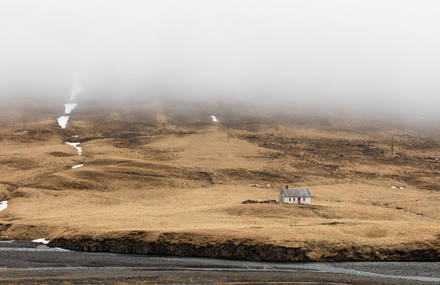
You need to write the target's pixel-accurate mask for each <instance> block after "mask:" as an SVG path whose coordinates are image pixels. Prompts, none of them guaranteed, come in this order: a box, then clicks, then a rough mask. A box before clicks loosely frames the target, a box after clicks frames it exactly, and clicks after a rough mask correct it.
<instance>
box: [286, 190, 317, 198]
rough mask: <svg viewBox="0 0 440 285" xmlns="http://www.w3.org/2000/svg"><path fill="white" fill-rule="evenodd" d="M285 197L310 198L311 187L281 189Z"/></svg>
mask: <svg viewBox="0 0 440 285" xmlns="http://www.w3.org/2000/svg"><path fill="white" fill-rule="evenodd" d="M281 194H283V196H284V197H306V198H310V193H309V189H283V190H282V191H281Z"/></svg>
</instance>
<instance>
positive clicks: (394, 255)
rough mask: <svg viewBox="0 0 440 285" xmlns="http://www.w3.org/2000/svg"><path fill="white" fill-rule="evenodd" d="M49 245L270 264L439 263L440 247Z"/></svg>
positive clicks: (157, 239) (134, 239)
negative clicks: (267, 262) (265, 262)
mask: <svg viewBox="0 0 440 285" xmlns="http://www.w3.org/2000/svg"><path fill="white" fill-rule="evenodd" d="M49 245H50V246H53V247H61V248H65V249H70V250H76V251H89V252H111V253H125V254H149V255H166V256H180V257H210V258H222V259H232V260H248V261H272V262H346V261H440V241H432V242H424V243H420V242H415V243H411V244H407V243H404V244H399V245H389V246H382V247H373V246H367V245H365V246H363V245H350V244H329V243H325V242H322V243H306V244H302V245H298V246H283V245H276V244H270V243H262V242H258V241H253V240H250V239H226V240H221V241H219V240H215V239H213V237H207V236H200V235H194V234H181V233H162V234H156V233H149V232H130V233H125V234H123V233H122V234H121V233H118V234H115V235H114V236H113V237H111V236H110V235H102V236H96V237H92V236H87V235H81V236H74V237H60V238H55V239H53V240H52V241H51V242H50V244H49Z"/></svg>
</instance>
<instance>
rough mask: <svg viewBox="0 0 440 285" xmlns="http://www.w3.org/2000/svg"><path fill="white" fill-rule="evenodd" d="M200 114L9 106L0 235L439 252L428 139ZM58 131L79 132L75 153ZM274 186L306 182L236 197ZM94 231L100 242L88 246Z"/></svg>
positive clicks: (329, 252)
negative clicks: (307, 199) (291, 196)
mask: <svg viewBox="0 0 440 285" xmlns="http://www.w3.org/2000/svg"><path fill="white" fill-rule="evenodd" d="M210 114H211V113H209V112H207V111H206V112H195V113H192V112H188V113H178V112H176V113H173V114H170V113H167V112H166V110H165V109H164V108H157V106H154V107H149V108H147V109H142V107H138V108H135V109H130V108H128V107H124V108H120V109H112V110H111V111H108V112H105V111H103V110H97V111H96V110H95V111H93V110H92V109H82V110H80V109H79V110H78V111H77V112H76V113H73V115H72V116H71V119H70V121H69V125H68V127H67V128H66V129H61V128H59V126H58V125H57V123H56V117H53V115H52V114H49V113H45V114H35V115H34V116H32V121H30V122H29V123H27V126H26V130H23V124H22V122H21V121H20V116H19V115H17V114H14V113H8V114H7V115H8V116H9V117H8V119H7V120H6V119H5V118H3V119H2V121H3V122H9V123H4V124H2V128H1V130H0V201H3V200H5V201H8V208H7V209H6V210H4V211H2V212H0V238H2V239H36V238H47V239H49V240H52V244H53V245H62V246H64V247H70V248H75V249H81V250H84V249H85V250H98V251H99V250H110V251H118V249H117V248H118V242H121V241H122V243H123V240H125V241H130V242H141V243H142V242H144V243H150V245H149V246H150V247H151V242H154V243H156V244H160V243H161V242H162V243H165V244H167V246H166V247H167V249H166V250H164V251H163V252H161V251H160V250H158V251H157V252H155V251H151V250H150V252H153V253H165V254H176V255H202V256H203V255H213V256H215V257H228V258H246V256H233V255H234V254H229V253H225V254H223V255H222V254H220V253H217V255H216V254H213V253H209V252H214V251H215V250H211V251H209V250H206V248H210V247H213V248H215V247H216V246H219V247H222V248H223V249H224V248H225V246H227V245H229V246H231V245H232V246H242V245H247V246H250V247H252V246H258V247H260V248H261V247H264V246H265V245H270V246H272V247H281V248H287V249H289V248H301V249H304V250H305V252H304V254H303V256H302V257H301V258H302V259H301V258H298V260H332V259H340V260H368V259H373V260H377V259H385V260H387V259H390V260H412V259H419V260H420V259H421V260H425V259H431V260H432V259H438V258H439V252H440V223H439V222H438V220H439V219H440V213H439V212H438V205H439V204H440V175H439V171H440V161H439V157H440V139H439V137H438V136H434V135H432V134H427V133H417V132H414V131H408V130H402V129H396V128H393V127H387V126H381V127H377V126H375V127H374V128H371V127H368V126H365V125H356V124H354V123H353V124H352V123H350V122H348V121H347V122H342V123H341V121H338V122H326V123H322V122H320V121H313V120H312V121H309V122H296V121H295V120H290V121H286V120H273V119H272V118H268V117H261V118H255V117H253V118H246V117H243V116H239V115H237V116H234V114H228V117H227V119H226V118H225V117H224V116H222V115H218V114H215V115H217V116H218V118H219V120H220V123H215V122H212V121H211V119H210V117H209V115H210ZM4 116H6V115H4ZM226 125H228V126H229V127H230V138H229V140H228V136H227V127H226ZM76 136H78V137H76ZM392 136H394V138H393V139H392ZM391 140H393V151H394V152H393V153H391V144H392V143H391ZM66 141H67V142H73V141H78V142H80V145H81V147H82V151H83V153H82V155H78V154H77V152H76V150H75V149H74V148H73V147H72V146H69V145H67V144H65V142H66ZM81 164H83V166H80V167H78V168H75V169H72V166H74V165H81ZM249 184H260V185H267V184H270V187H263V188H260V187H249ZM285 184H288V185H289V187H290V188H294V187H306V188H309V189H310V192H311V195H312V204H311V205H310V206H306V205H302V206H294V205H284V204H278V203H271V204H242V202H243V201H245V200H258V201H263V200H276V199H278V195H279V191H280V189H282V187H284V185H285ZM392 186H397V187H393V188H392ZM400 187H402V189H401V188H400ZM103 240H107V241H108V240H110V241H112V242H110V243H108V244H107V245H106V246H107V248H104V247H100V246H99V244H100V241H101V242H102V241H103ZM109 244H112V245H109ZM170 244H171V245H172V246H174V248H179V245H182V244H185V245H190V247H191V249H190V250H187V251H185V250H180V251H176V250H175V249H174V251H173V249H170ZM121 247H123V248H120V250H119V251H126V252H127V251H128V252H139V251H138V250H133V249H130V248H128V247H130V246H127V245H123V246H121ZM200 247H204V248H205V251H204V253H197V252H196V251H197V248H200ZM247 250H248V251H249V250H250V249H249V248H248V249H247ZM399 250H400V251H404V252H403V253H401V254H400V255H399V253H396V252H398V251H399ZM257 251H258V250H257ZM260 251H261V249H260ZM226 252H227V251H226ZM245 252H246V251H245ZM344 252H345V253H344ZM372 252H375V254H371V253H372ZM228 254H229V255H228ZM417 255H418V257H417ZM393 256H394V257H393ZM397 256H400V257H397ZM254 258H255V259H262V260H271V258H270V257H269V256H266V257H264V256H262V255H261V254H260V255H259V257H254ZM280 260H283V259H280Z"/></svg>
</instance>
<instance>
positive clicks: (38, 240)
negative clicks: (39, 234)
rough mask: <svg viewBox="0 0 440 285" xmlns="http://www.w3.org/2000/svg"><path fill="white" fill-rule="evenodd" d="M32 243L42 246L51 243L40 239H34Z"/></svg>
mask: <svg viewBox="0 0 440 285" xmlns="http://www.w3.org/2000/svg"><path fill="white" fill-rule="evenodd" d="M32 242H36V243H42V244H48V243H49V241H48V240H47V239H45V238H39V239H34V240H33V241H32Z"/></svg>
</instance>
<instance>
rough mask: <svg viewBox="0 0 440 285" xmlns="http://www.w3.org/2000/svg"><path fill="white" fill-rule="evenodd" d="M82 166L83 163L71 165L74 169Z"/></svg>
mask: <svg viewBox="0 0 440 285" xmlns="http://www.w3.org/2000/svg"><path fill="white" fill-rule="evenodd" d="M83 166H84V163H81V164H77V165H74V166H72V168H73V169H75V168H80V167H83Z"/></svg>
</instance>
